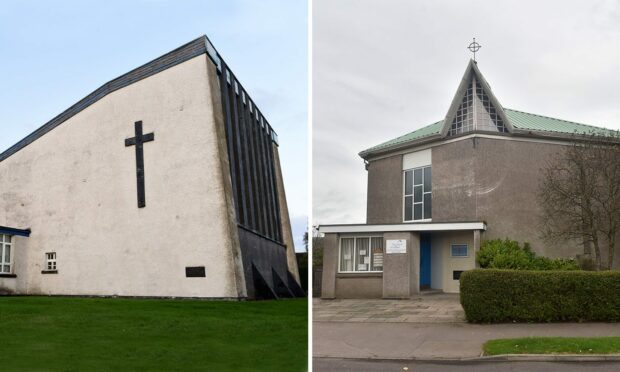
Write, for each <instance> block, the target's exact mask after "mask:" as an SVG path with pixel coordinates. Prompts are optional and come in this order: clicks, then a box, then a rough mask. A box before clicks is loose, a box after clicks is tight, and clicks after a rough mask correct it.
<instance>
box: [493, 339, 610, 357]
mask: <svg viewBox="0 0 620 372" xmlns="http://www.w3.org/2000/svg"><path fill="white" fill-rule="evenodd" d="M483 349H484V355H499V354H610V353H620V337H592V338H586V337H527V338H505V339H498V340H491V341H487V342H486V343H485V344H484V345H483Z"/></svg>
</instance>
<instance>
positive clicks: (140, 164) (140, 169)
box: [125, 121, 155, 208]
mask: <svg viewBox="0 0 620 372" xmlns="http://www.w3.org/2000/svg"><path fill="white" fill-rule="evenodd" d="M135 127H136V136H135V137H133V138H127V139H125V147H127V146H136V177H137V186H138V208H144V207H145V206H146V199H145V196H144V143H145V142H151V141H153V140H155V134H154V133H147V134H145V135H142V121H136V123H135Z"/></svg>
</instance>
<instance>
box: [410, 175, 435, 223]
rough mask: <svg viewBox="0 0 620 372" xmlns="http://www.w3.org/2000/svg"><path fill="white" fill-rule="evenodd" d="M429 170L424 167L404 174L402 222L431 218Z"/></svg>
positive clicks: (430, 180)
mask: <svg viewBox="0 0 620 372" xmlns="http://www.w3.org/2000/svg"><path fill="white" fill-rule="evenodd" d="M431 169H432V167H431V166H426V167H420V168H415V169H409V170H406V171H405V172H404V183H405V185H404V189H405V190H404V211H403V214H404V216H403V219H404V221H417V220H427V219H431V218H432V173H431Z"/></svg>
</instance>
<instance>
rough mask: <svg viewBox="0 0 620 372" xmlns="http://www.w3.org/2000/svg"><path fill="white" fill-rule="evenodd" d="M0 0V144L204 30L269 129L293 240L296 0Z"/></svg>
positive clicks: (300, 155)
mask: <svg viewBox="0 0 620 372" xmlns="http://www.w3.org/2000/svg"><path fill="white" fill-rule="evenodd" d="M1 2H2V5H1V6H0V57H1V58H0V82H1V85H0V86H1V89H0V151H3V150H5V149H7V148H8V147H10V146H11V145H13V144H14V143H16V142H17V141H19V140H20V139H22V138H23V137H25V136H26V135H27V134H29V133H31V132H32V131H34V130H35V129H36V128H38V127H40V126H41V125H43V124H44V123H46V122H47V121H49V120H50V119H51V118H53V117H55V116H56V115H58V114H60V113H61V112H62V111H64V110H65V109H67V108H68V107H69V106H71V105H73V104H74V103H76V102H77V101H78V100H80V99H81V98H83V97H85V96H86V95H88V94H89V93H90V92H92V91H93V90H95V89H96V88H98V87H99V86H101V85H102V84H104V83H106V82H108V81H109V80H111V79H114V78H116V77H117V76H119V75H122V74H124V73H126V72H128V71H130V70H132V69H134V68H136V67H138V66H140V65H142V64H144V63H146V62H148V61H150V60H152V59H154V58H157V57H159V56H161V55H162V54H165V53H167V52H169V51H171V50H173V49H175V48H177V47H179V46H181V45H183V44H185V43H187V42H189V41H191V40H193V39H195V38H197V37H198V36H200V35H203V34H206V35H208V36H209V38H210V39H211V41H212V42H213V44H214V45H215V47H216V48H217V49H218V51H219V52H220V54H221V55H222V56H223V57H224V59H225V60H226V62H227V63H228V64H229V66H230V68H231V69H232V70H233V71H234V72H235V75H237V77H238V78H239V80H240V81H241V83H242V84H243V85H244V87H245V88H246V89H247V90H248V93H249V94H250V96H251V97H252V98H253V99H254V102H256V104H257V105H258V107H259V108H260V109H261V111H262V112H263V114H264V115H265V117H266V118H267V119H268V120H269V122H270V124H271V125H272V126H273V128H274V129H275V130H276V132H278V135H279V139H280V157H281V160H282V168H283V173H284V182H285V186H286V192H287V197H288V205H289V210H290V215H291V221H292V224H293V234H294V238H295V241H296V248H297V249H298V250H299V249H303V244H302V237H303V233H304V231H305V228H306V225H307V220H308V217H307V216H308V211H307V192H308V188H307V182H308V181H307V168H306V166H305V165H306V163H307V138H308V137H307V76H308V72H307V60H308V54H307V25H308V24H307V4H306V2H305V0H295V1H292V0H261V1H252V0H245V1H244V0H234V1H220V0H208V1H203V0H195V1H190V0H132V1H121V0H113V1H111V0H106V1H69V0H64V1H63V0H55V1H42V0H40V1H33V0H25V1H22V0H20V1H17V0H1Z"/></svg>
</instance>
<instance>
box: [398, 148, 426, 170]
mask: <svg viewBox="0 0 620 372" xmlns="http://www.w3.org/2000/svg"><path fill="white" fill-rule="evenodd" d="M426 165H431V149H426V150H420V151H416V152H410V153H408V154H405V155H403V170H407V169H413V168H418V167H424V166H426Z"/></svg>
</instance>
